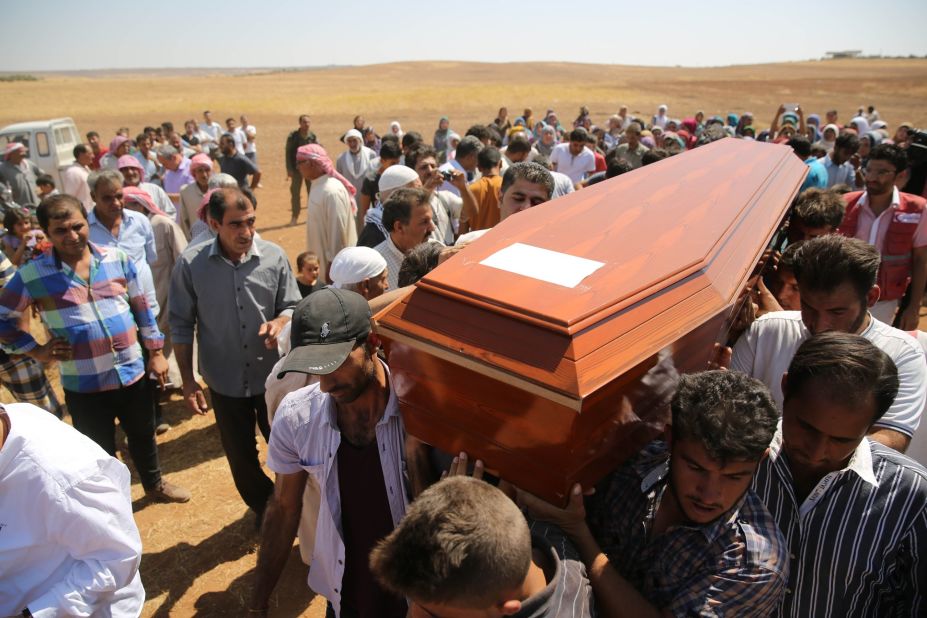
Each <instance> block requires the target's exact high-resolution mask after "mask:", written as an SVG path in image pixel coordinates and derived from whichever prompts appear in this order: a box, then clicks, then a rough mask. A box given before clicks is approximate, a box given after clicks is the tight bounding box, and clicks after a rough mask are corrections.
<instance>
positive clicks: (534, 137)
mask: <svg viewBox="0 0 927 618" xmlns="http://www.w3.org/2000/svg"><path fill="white" fill-rule="evenodd" d="M546 126H547V123H546V122H544V121H543V120H538V121H537V122H535V123H534V130H533V131H531V142H532V143H537V142H540V141H541V137H542V132H543V131H544V127H546Z"/></svg>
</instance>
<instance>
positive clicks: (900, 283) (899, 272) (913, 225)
mask: <svg viewBox="0 0 927 618" xmlns="http://www.w3.org/2000/svg"><path fill="white" fill-rule="evenodd" d="M862 195H863V192H862V191H853V192H852V193H847V194H846V195H844V196H843V199H844V200H845V201H846V203H847V212H846V215H844V217H843V223H841V224H840V228H839V230H838V231H839V232H840V233H841V234H843V235H844V236H849V237H850V238H855V237H856V229H857V226H858V224H859V209H860V207H859V198H860V197H862ZM898 195H899V201H900V202H901V203H900V204H899V205H898V208H897V209H896V210H895V212H894V213H893V214H892V218H891V221H890V222H889V224H888V230H887V232H886V234H885V243H884V245H883V246H881V247H876V248H877V249H878V250H879V253H880V254H882V264H881V265H880V266H879V278H878V280H877V281H876V283H878V284H879V289H880V290H881V292H882V293H881V295H880V296H879V300H897V299H899V298H901V297H902V296H904V291H905V289H906V288H907V287H908V283H910V281H911V263H912V260H911V251H912V250H913V249H914V233H915V232H916V231H917V226H918V224H920V222H921V217H922V216H923V214H924V207H925V205H927V201H925V200H924V198H922V197H918V196H916V195H910V194H908V193H899V194H898Z"/></svg>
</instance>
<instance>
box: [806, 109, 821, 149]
mask: <svg viewBox="0 0 927 618" xmlns="http://www.w3.org/2000/svg"><path fill="white" fill-rule="evenodd" d="M805 128H806V130H807V131H808V141H810V142H811V143H812V144H813V143H815V142H816V141H818V140H820V139H821V117H820V116H819V115H818V114H809V115H808V117H807V118H805Z"/></svg>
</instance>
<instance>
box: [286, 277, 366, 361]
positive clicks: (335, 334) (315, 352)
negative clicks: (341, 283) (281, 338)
mask: <svg viewBox="0 0 927 618" xmlns="http://www.w3.org/2000/svg"><path fill="white" fill-rule="evenodd" d="M369 332H370V305H368V304H367V300H366V299H365V298H364V297H363V296H361V295H360V294H358V293H356V292H349V291H347V290H342V289H339V288H332V287H327V288H322V289H321V290H317V291H315V292H313V293H312V294H310V295H309V296H307V297H306V298H304V299H302V300H301V301H299V304H298V305H296V309H295V310H294V311H293V318H292V324H291V326H290V353H289V354H287V355H286V360H285V361H284V363H283V368H282V369H281V370H280V372H279V373H278V374H277V377H278V378H282V377H283V375H284V374H286V373H289V372H291V371H295V372H298V373H306V374H309V375H318V376H322V375H327V374H329V373H331V372H333V371H335V370H336V369H338V367H340V366H341V364H342V363H343V362H344V361H345V359H346V358H347V357H348V354H350V353H351V350H353V349H354V344H355V342H356V341H357V340H358V339H360V338H362V337H366V336H367V334H368V333H369Z"/></svg>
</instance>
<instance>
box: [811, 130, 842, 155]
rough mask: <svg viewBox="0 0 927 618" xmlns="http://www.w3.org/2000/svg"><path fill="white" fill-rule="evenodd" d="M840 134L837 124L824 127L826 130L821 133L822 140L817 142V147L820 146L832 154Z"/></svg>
mask: <svg viewBox="0 0 927 618" xmlns="http://www.w3.org/2000/svg"><path fill="white" fill-rule="evenodd" d="M839 133H840V130H839V129H838V128H837V125H835V124H829V125H827V126H825V127H824V130H823V131H821V139H819V140H818V141H817V142H815V144H814V145H815V146H820V147H821V148H823V149H824V150H826V151H827V152H830V151H831V150H833V149H834V142H836V141H837V135H838V134H839Z"/></svg>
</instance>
